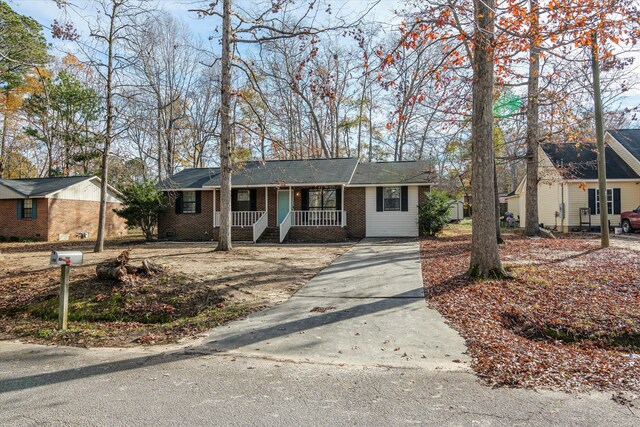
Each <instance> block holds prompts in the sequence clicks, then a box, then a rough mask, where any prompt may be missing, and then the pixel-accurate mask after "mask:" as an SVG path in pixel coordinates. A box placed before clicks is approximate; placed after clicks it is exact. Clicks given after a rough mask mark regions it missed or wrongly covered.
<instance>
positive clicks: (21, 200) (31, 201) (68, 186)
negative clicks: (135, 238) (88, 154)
mask: <svg viewBox="0 0 640 427" xmlns="http://www.w3.org/2000/svg"><path fill="white" fill-rule="evenodd" d="M99 206H100V178H97V177H87V176H81V177H59V178H29V179H0V238H4V239H11V240H16V239H33V240H42V241H57V240H70V239H81V238H88V237H94V236H96V235H97V229H98V216H99ZM121 206H122V202H121V201H120V199H118V194H117V191H116V190H114V189H113V188H109V194H108V197H107V221H106V227H105V235H106V236H107V237H114V236H119V235H122V234H124V233H125V232H126V225H125V222H124V220H123V219H122V218H120V217H118V216H117V215H116V214H115V213H114V212H113V209H116V208H119V207H121Z"/></svg>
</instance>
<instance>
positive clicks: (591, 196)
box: [589, 188, 596, 215]
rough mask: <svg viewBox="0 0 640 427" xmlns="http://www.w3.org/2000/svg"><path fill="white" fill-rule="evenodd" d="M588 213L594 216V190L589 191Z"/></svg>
mask: <svg viewBox="0 0 640 427" xmlns="http://www.w3.org/2000/svg"><path fill="white" fill-rule="evenodd" d="M589 211H590V214H591V215H595V214H596V189H595V188H590V189H589Z"/></svg>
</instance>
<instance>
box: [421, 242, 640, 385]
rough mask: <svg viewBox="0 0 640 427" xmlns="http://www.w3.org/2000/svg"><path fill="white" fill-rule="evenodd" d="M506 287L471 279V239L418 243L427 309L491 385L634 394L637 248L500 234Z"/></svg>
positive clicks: (639, 361)
mask: <svg viewBox="0 0 640 427" xmlns="http://www.w3.org/2000/svg"><path fill="white" fill-rule="evenodd" d="M505 237H506V241H507V242H506V244H505V245H504V246H502V247H501V257H502V260H503V264H504V266H505V267H506V268H507V269H508V270H509V271H510V272H512V273H513V274H514V275H515V277H516V278H515V279H513V280H472V279H470V278H469V277H468V276H466V274H465V272H466V270H467V268H468V266H469V257H470V252H469V247H470V235H469V234H468V232H467V231H466V230H462V231H461V230H458V232H455V230H454V232H449V233H448V234H446V235H445V236H443V237H442V238H440V239H423V240H422V242H421V251H422V259H423V278H424V283H425V294H426V296H427V301H428V304H429V305H430V306H432V307H434V308H436V309H437V310H438V311H440V312H441V313H442V314H443V315H444V316H445V317H446V318H447V319H448V321H449V322H450V323H451V324H452V325H453V326H454V327H455V328H456V329H457V330H458V331H460V333H461V334H462V335H463V336H464V337H465V338H466V340H467V345H468V346H469V352H470V354H471V356H472V357H473V359H474V362H473V366H474V369H475V370H476V372H477V373H478V375H479V376H480V377H481V378H483V379H484V380H486V381H487V383H489V384H492V385H509V386H521V387H549V388H560V389H565V390H583V389H600V390H612V389H613V390H629V391H635V392H637V391H640V355H638V353H639V352H640V346H639V344H640V343H639V342H638V337H639V336H640V335H639V334H640V274H639V273H638V272H639V271H640V245H639V244H635V245H630V244H628V243H627V242H626V241H625V242H624V243H623V244H620V245H619V244H617V241H616V243H614V244H613V245H612V247H611V248H608V249H600V248H599V242H598V240H597V239H593V238H582V237H578V238H572V237H571V236H569V237H563V238H560V239H555V240H553V239H530V238H526V237H523V236H516V235H506V236H505Z"/></svg>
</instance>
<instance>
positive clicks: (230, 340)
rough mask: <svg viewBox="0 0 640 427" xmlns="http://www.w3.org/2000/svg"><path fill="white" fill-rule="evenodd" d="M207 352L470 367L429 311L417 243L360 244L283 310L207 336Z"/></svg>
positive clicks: (460, 343) (458, 342) (457, 340)
mask: <svg viewBox="0 0 640 427" xmlns="http://www.w3.org/2000/svg"><path fill="white" fill-rule="evenodd" d="M203 346H204V347H205V348H207V349H208V350H213V351H219V352H228V353H240V354H243V355H248V356H259V357H266V358H273V359H278V360H294V361H308V362H320V363H336V364H349V365H362V366H389V367H417V368H418V367H419V368H431V369H436V368H437V369H447V370H465V369H468V368H467V366H468V362H469V359H468V358H467V357H466V356H465V354H464V352H465V351H466V348H465V345H464V340H463V339H462V338H461V337H460V336H459V335H458V334H457V332H455V331H454V330H453V329H451V328H450V327H449V326H447V325H446V324H445V322H444V319H443V318H442V317H441V316H440V314H439V313H438V312H437V311H435V310H431V309H429V308H427V305H426V303H425V299H424V291H423V287H422V276H421V271H420V253H419V245H418V242H417V241H416V240H413V239H412V240H406V239H404V240H397V239H384V240H382V239H365V240H363V241H362V242H360V243H358V244H357V245H355V246H354V247H353V248H352V249H351V250H349V251H348V252H347V253H345V254H344V255H343V256H342V257H340V258H339V259H338V260H336V261H335V262H334V263H333V264H331V265H330V266H329V267H327V268H326V269H325V270H323V271H322V272H321V273H320V274H318V275H317V276H316V277H314V278H313V279H311V280H310V281H309V282H308V283H307V284H306V285H305V286H304V287H303V288H302V289H301V290H300V291H298V292H297V293H296V294H295V295H294V296H293V297H292V298H291V299H289V300H288V301H286V302H285V303H283V304H281V305H279V306H276V307H273V308H271V309H268V310H265V311H262V312H259V313H255V314H253V315H251V316H249V317H248V318H247V319H245V320H241V321H238V322H233V323H231V324H229V325H227V326H225V327H221V328H217V329H214V330H212V331H210V332H209V334H208V336H207V338H205V342H204V343H203ZM199 350H202V349H199Z"/></svg>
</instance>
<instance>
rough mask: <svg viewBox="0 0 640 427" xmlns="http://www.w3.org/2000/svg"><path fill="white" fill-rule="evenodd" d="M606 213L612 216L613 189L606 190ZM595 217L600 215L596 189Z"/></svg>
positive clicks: (597, 190)
mask: <svg viewBox="0 0 640 427" xmlns="http://www.w3.org/2000/svg"><path fill="white" fill-rule="evenodd" d="M607 213H608V214H609V215H613V189H612V188H607ZM596 215H600V189H598V188H596Z"/></svg>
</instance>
